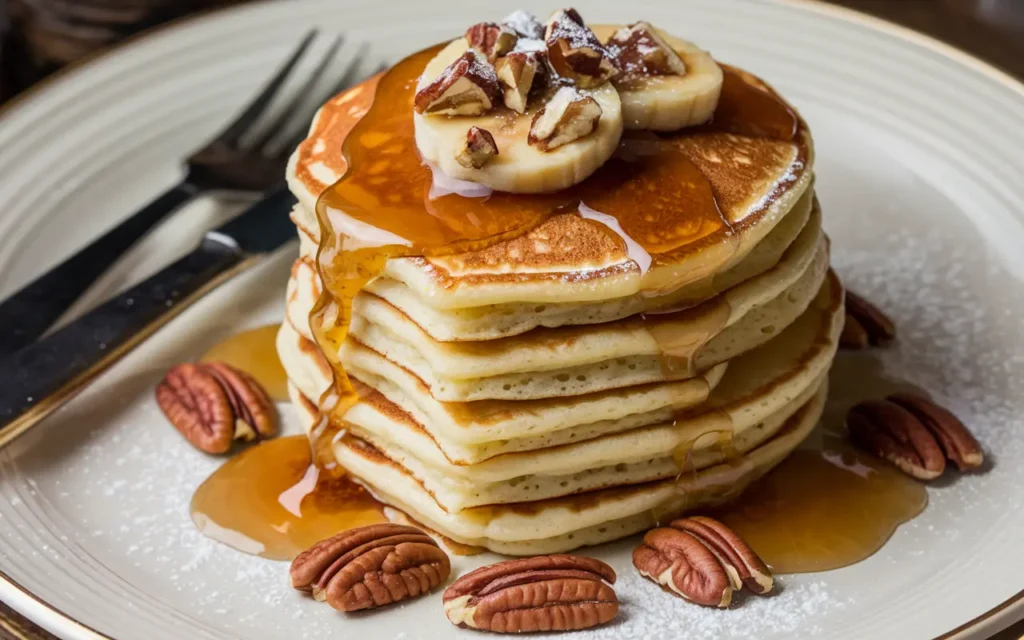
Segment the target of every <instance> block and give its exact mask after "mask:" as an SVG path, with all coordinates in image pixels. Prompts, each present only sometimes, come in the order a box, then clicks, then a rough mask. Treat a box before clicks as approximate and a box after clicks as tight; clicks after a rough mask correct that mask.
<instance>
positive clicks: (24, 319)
mask: <svg viewBox="0 0 1024 640" xmlns="http://www.w3.org/2000/svg"><path fill="white" fill-rule="evenodd" d="M198 193H199V190H198V188H197V187H195V186H193V185H192V184H190V183H188V182H183V183H181V184H179V185H177V186H175V187H172V188H171V189H169V190H168V191H167V192H166V193H164V194H163V195H161V196H159V197H158V198H156V199H155V200H153V201H152V202H150V203H149V204H148V205H146V206H145V207H143V208H142V209H140V210H139V211H138V212H137V213H135V215H133V216H131V217H130V218H128V219H126V220H123V221H122V222H120V223H119V224H118V225H117V226H115V227H114V228H112V229H111V230H110V231H107V232H106V233H105V234H103V235H102V236H100V237H99V238H97V239H96V240H93V241H92V242H91V243H89V244H88V245H87V246H85V247H84V248H82V249H81V250H79V251H78V252H76V253H75V254H74V255H72V256H71V257H69V258H68V259H67V260H65V261H64V262H62V263H60V264H59V265H57V266H56V267H54V268H52V269H50V270H49V271H47V272H46V273H44V274H43V275H41V276H39V277H38V278H36V279H35V280H33V281H32V282H30V283H28V284H27V285H25V286H24V287H22V288H21V289H20V290H19V291H17V292H15V293H14V294H12V295H11V296H10V297H9V298H7V299H6V300H4V301H3V302H0V357H2V356H5V355H7V354H10V353H14V352H16V351H18V350H19V349H21V348H22V347H25V346H26V345H29V344H31V343H32V342H33V341H35V339H36V338H38V337H39V336H41V335H43V334H44V333H46V331H47V330H49V328H50V327H52V326H53V323H55V322H56V321H57V320H58V319H59V318H60V317H61V316H62V315H64V312H65V311H67V310H68V307H70V306H71V305H72V304H74V302H75V301H76V300H78V299H79V298H80V297H81V296H82V294H83V293H85V291H86V289H88V288H89V287H90V286H92V284H93V283H94V282H96V280H97V279H98V278H99V277H100V276H102V275H103V274H104V273H105V272H106V271H107V270H108V269H109V268H110V267H111V266H112V265H113V264H114V263H115V262H117V261H118V260H119V259H120V258H121V256H123V255H124V253H125V252H126V251H128V249H130V248H131V247H132V245H134V244H135V243H136V242H138V240H139V239H140V238H142V237H143V236H144V235H146V233H147V232H149V230H150V229H152V228H153V227H154V226H156V224H157V223H158V222H160V221H161V220H163V219H164V218H166V217H167V216H168V215H169V214H170V213H172V212H173V211H175V210H177V209H179V208H180V207H181V206H182V205H184V204H185V203H187V202H189V201H190V200H192V199H193V198H195V197H196V195H197V194H198Z"/></svg>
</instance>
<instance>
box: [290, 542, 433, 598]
mask: <svg viewBox="0 0 1024 640" xmlns="http://www.w3.org/2000/svg"><path fill="white" fill-rule="evenodd" d="M289 573H290V575H291V581H292V586H293V587H294V588H296V589H298V590H299V591H303V592H306V593H310V594H312V596H313V597H314V598H315V599H316V600H318V601H320V602H324V601H326V602H327V604H329V605H331V606H332V607H334V608H335V609H339V610H341V611H360V610H362V609H374V608H376V607H382V606H384V605H388V604H393V603H395V602H400V601H402V600H408V599H409V598H415V597H417V596H420V595H423V594H424V593H426V592H428V591H430V590H431V589H434V588H435V587H437V586H438V585H440V584H441V583H443V582H444V581H445V580H447V579H448V575H449V573H451V564H450V562H449V560H448V554H446V553H445V552H444V551H443V550H442V549H441V548H440V547H439V546H438V545H437V543H436V542H434V540H433V539H432V538H431V537H430V536H428V535H427V534H425V533H423V532H422V531H420V530H419V529H417V528H415V527H407V526H405V525H399V524H375V525H370V526H366V527H359V528H358V529H350V530H348V531H343V532H341V533H339V534H338V535H336V536H334V537H333V538H328V539H326V540H321V541H320V542H318V543H316V544H315V545H313V546H312V547H310V548H309V549H307V550H305V551H303V552H302V553H300V554H299V555H298V557H296V558H295V560H293V561H292V565H291V569H290V571H289Z"/></svg>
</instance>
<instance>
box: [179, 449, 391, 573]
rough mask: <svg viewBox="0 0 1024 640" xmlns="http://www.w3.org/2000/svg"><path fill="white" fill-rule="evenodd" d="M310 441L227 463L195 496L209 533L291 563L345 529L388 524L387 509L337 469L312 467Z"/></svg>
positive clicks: (195, 517) (196, 511)
mask: <svg viewBox="0 0 1024 640" xmlns="http://www.w3.org/2000/svg"><path fill="white" fill-rule="evenodd" d="M309 444H310V443H309V440H308V439H307V438H306V436H289V437H285V438H277V439H274V440H268V441H266V442H263V443H261V444H258V445H256V446H254V447H251V448H249V449H246V450H245V451H244V452H242V453H240V454H238V455H236V456H235V457H233V458H231V459H230V460H228V461H227V462H225V463H224V464H223V465H222V466H221V467H220V468H219V469H217V471H215V472H214V473H213V475H211V476H210V477H209V478H208V479H207V480H206V481H205V482H203V484H202V485H200V487H199V488H198V489H197V490H196V492H195V494H194V495H193V496H192V504H191V514H192V521H193V522H194V523H195V525H196V527H197V528H198V529H199V531H200V532H202V533H203V535H205V536H207V537H209V538H212V539H214V540H217V541H218V542H222V543H224V544H226V545H228V546H231V547H233V548H235V549H238V550H239V551H243V552H245V553H250V554H253V555H258V556H262V557H264V558H270V559H273V560H291V559H292V558H294V557H295V556H297V555H298V554H299V553H301V552H302V551H305V550H306V549H307V548H309V547H310V546H312V545H313V544H315V543H317V542H319V541H320V540H323V539H325V538H329V537H331V536H333V535H335V534H336V533H338V532H339V531H343V530H345V529H350V528H353V527H360V526H363V525H368V524H376V523H381V522H387V519H386V518H385V517H384V510H383V505H382V504H381V503H379V502H377V501H376V500H375V499H374V498H373V497H372V496H371V495H370V494H369V493H368V492H367V491H366V489H364V488H363V487H361V486H359V485H358V484H356V483H355V482H353V481H352V480H351V479H350V478H349V477H347V476H346V475H345V474H344V472H343V470H342V469H340V468H338V467H337V466H336V465H335V466H334V468H332V469H326V468H319V467H317V466H316V465H311V464H310V462H311V459H310V457H311V456H310V447H309Z"/></svg>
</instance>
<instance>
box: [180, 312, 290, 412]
mask: <svg viewBox="0 0 1024 640" xmlns="http://www.w3.org/2000/svg"><path fill="white" fill-rule="evenodd" d="M280 328H281V325H279V324H272V325H267V326H265V327H258V328H256V329H250V330H248V331H243V332H241V333H237V334H235V335H233V336H230V337H229V338H227V339H226V340H224V341H223V342H220V343H218V344H216V345H214V346H213V347H212V348H211V349H210V350H209V351H207V352H206V353H204V354H203V357H202V358H200V360H202V361H204V362H212V361H219V362H223V363H225V364H229V365H231V366H232V367H234V368H236V369H239V370H241V371H244V372H246V373H248V374H249V375H251V376H252V377H253V378H255V379H256V381H257V382H259V383H260V384H261V385H263V388H264V389H266V390H267V393H268V394H270V398H271V399H272V400H274V401H275V402H288V377H287V376H286V375H285V372H284V367H282V366H281V360H280V359H279V358H278V356H277V347H276V345H275V342H276V340H277V332H278V330H279V329H280Z"/></svg>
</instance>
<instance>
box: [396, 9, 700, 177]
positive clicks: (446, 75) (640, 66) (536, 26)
mask: <svg viewBox="0 0 1024 640" xmlns="http://www.w3.org/2000/svg"><path fill="white" fill-rule="evenodd" d="M465 42H466V45H467V46H468V50H467V51H466V52H465V53H464V54H463V55H462V56H461V57H459V58H458V59H457V60H455V61H453V62H452V63H451V64H449V65H448V66H447V67H446V68H445V69H444V70H443V72H442V73H441V74H440V75H439V76H438V77H437V78H435V79H433V80H432V81H430V82H429V83H427V84H426V86H423V87H422V88H421V89H420V90H419V92H418V93H417V94H416V97H415V101H414V108H415V110H416V112H417V113H419V114H421V115H425V116H431V117H434V116H436V117H450V116H462V117H475V116H483V115H485V114H488V113H491V112H492V111H494V110H495V109H498V108H500V107H504V108H505V109H508V110H511V111H512V112H514V113H518V114H527V113H528V112H533V111H536V113H535V115H534V116H533V120H532V126H531V128H530V133H529V137H528V142H529V144H530V145H532V146H534V147H536V148H537V149H539V150H541V151H545V152H548V151H552V150H554V149H557V148H559V147H562V146H564V145H566V144H569V143H571V142H574V141H576V140H580V139H584V138H586V137H587V136H590V135H591V134H592V133H593V132H594V131H595V130H596V129H597V127H598V123H599V122H600V119H601V116H602V107H601V105H600V104H599V103H598V102H597V101H596V100H594V99H593V97H591V96H589V95H587V94H586V93H584V92H585V91H587V90H594V89H597V88H599V87H602V86H604V85H606V84H607V83H608V82H609V81H610V80H612V79H614V78H615V77H616V76H618V75H620V74H621V75H624V76H628V77H630V78H636V77H641V76H666V75H678V76H684V75H686V74H687V67H686V64H685V63H684V62H683V60H682V58H681V57H680V56H679V54H678V53H677V52H676V51H674V50H673V49H672V47H671V46H670V45H669V44H668V43H667V42H666V41H665V39H664V38H663V37H662V36H660V35H659V34H658V33H657V32H656V30H655V29H654V27H653V26H651V25H650V24H649V23H647V22H638V23H636V24H633V25H630V26H628V27H623V28H622V29H620V30H619V31H617V32H616V33H614V34H613V35H612V36H611V37H610V39H609V41H608V43H607V44H605V43H602V42H601V40H600V39H599V38H598V37H597V35H595V33H594V32H593V31H592V30H591V29H590V28H589V27H588V26H587V25H586V24H585V23H584V21H583V18H582V16H581V15H580V14H579V12H577V11H576V10H575V9H562V10H559V11H556V12H555V13H554V14H552V16H551V17H550V18H549V19H548V21H547V23H546V24H541V22H540V21H539V20H538V19H537V18H536V17H534V16H533V15H531V14H529V13H526V12H525V11H516V12H513V13H512V14H510V15H509V16H508V17H506V18H505V20H504V21H503V22H501V23H500V24H499V23H494V22H481V23H478V24H475V25H473V26H471V27H470V28H469V29H467V30H466V33H465ZM570 97H571V98H570ZM716 99H717V96H716ZM641 103H642V101H639V102H638V101H636V100H633V101H632V104H641ZM531 107H535V109H531ZM680 109H685V105H681V106H680ZM488 126H490V125H488ZM495 126H497V125H495ZM616 126H618V125H616ZM475 128H476V129H477V132H476V133H474V134H472V135H473V137H475V138H476V139H478V140H483V139H487V140H490V141H491V142H493V141H494V135H493V134H495V133H497V132H496V131H488V130H487V129H485V128H482V127H479V126H477V127H475ZM484 134H486V135H487V137H486V138H485V137H484ZM469 144H470V146H472V145H473V143H472V142H470V143H469ZM492 146H493V147H494V149H493V151H492V150H490V149H491V147H492ZM487 149H488V151H487V152H486V153H467V152H466V151H465V150H464V149H460V150H458V151H457V152H456V161H457V162H458V163H459V165H461V166H462V167H465V168H466V169H472V170H480V169H483V168H484V166H485V165H487V164H488V163H489V162H490V161H491V160H492V159H493V158H494V157H495V156H497V155H499V154H498V149H497V145H491V144H488V145H487ZM463 177H464V176H463Z"/></svg>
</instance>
